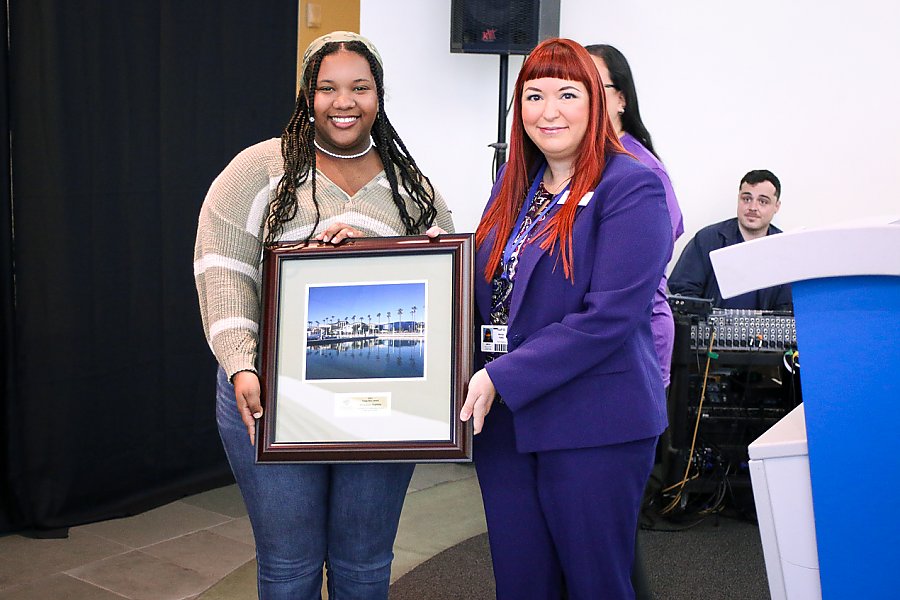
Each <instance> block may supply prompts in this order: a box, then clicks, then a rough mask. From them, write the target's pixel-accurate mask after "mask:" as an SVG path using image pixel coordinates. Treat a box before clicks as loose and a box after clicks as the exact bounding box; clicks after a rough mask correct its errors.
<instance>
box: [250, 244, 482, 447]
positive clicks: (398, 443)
mask: <svg viewBox="0 0 900 600" xmlns="http://www.w3.org/2000/svg"><path fill="white" fill-rule="evenodd" d="M473 245H474V244H473V236H472V234H445V235H441V236H439V237H437V238H434V239H432V238H428V237H425V236H417V237H392V238H364V239H352V240H347V241H345V242H343V243H341V244H340V245H338V246H334V245H332V244H324V243H319V242H311V243H309V244H305V245H304V244H296V243H293V244H292V243H280V244H277V245H275V246H273V247H271V248H268V249H267V250H266V251H265V254H264V265H263V273H264V275H263V286H262V302H263V317H262V328H261V335H260V349H261V352H260V353H261V364H260V367H261V368H260V385H261V391H262V398H263V403H264V407H265V410H264V414H263V417H262V418H261V419H260V420H259V422H258V426H257V439H256V446H257V462H278V463H283V462H328V463H331V462H334V463H339V462H468V461H471V457H472V426H471V421H470V422H468V423H462V422H461V421H460V420H459V411H460V409H461V408H462V405H463V403H464V401H465V394H466V387H467V384H468V382H469V379H470V378H471V375H472V359H473V349H472V348H473V347H472V329H473V321H472V310H473V306H474V303H473V292H472V289H473V288H472V285H473V281H472V277H473Z"/></svg>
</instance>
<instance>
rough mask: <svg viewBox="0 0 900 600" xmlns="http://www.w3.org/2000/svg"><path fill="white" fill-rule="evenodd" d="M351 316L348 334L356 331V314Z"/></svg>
mask: <svg viewBox="0 0 900 600" xmlns="http://www.w3.org/2000/svg"><path fill="white" fill-rule="evenodd" d="M351 318H352V319H353V323H352V324H351V325H350V335H354V332H355V331H356V315H353V317H351Z"/></svg>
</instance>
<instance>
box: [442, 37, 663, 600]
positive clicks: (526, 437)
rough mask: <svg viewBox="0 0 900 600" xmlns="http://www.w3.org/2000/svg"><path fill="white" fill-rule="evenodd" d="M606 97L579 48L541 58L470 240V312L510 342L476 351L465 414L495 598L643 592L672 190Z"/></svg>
mask: <svg viewBox="0 0 900 600" xmlns="http://www.w3.org/2000/svg"><path fill="white" fill-rule="evenodd" d="M602 90H603V88H602V85H601V82H600V78H599V75H598V73H597V69H596V68H595V66H594V64H593V62H591V58H590V55H589V54H588V53H587V51H586V50H585V49H584V48H583V47H581V46H580V45H578V44H576V43H575V42H572V41H571V40H565V39H551V40H547V41H545V42H542V43H541V44H540V45H538V47H537V48H535V50H534V52H533V53H532V54H531V55H530V56H529V57H528V59H527V60H526V61H525V63H524V65H523V66H522V70H521V72H520V74H519V77H518V80H517V81H516V88H515V100H514V114H513V123H512V129H511V133H510V159H509V162H508V163H507V167H506V169H505V170H504V172H503V173H502V175H501V177H500V178H499V179H498V181H497V184H496V185H495V186H494V190H493V192H492V194H491V198H490V200H489V202H488V205H487V208H486V209H485V213H484V216H483V217H482V220H481V223H480V224H479V226H478V230H477V232H476V245H477V251H476V272H477V273H478V274H479V275H480V276H479V277H477V279H476V289H475V296H476V305H477V309H478V312H477V314H478V317H479V318H480V320H481V322H482V323H483V325H482V327H485V328H488V329H489V330H490V331H491V332H492V334H493V335H492V336H491V337H492V339H493V340H497V339H503V337H504V336H505V338H506V341H507V344H504V345H503V346H501V345H500V344H493V345H492V346H489V347H486V346H485V345H482V350H483V351H482V352H480V353H479V355H478V357H477V360H478V366H480V367H481V366H483V368H480V369H479V370H478V371H477V372H476V373H475V375H474V376H473V377H472V379H471V381H470V382H469V391H468V396H467V398H466V402H465V404H464V406H463V409H462V412H461V414H460V418H462V419H463V420H468V419H470V418H471V419H473V421H474V429H475V432H476V433H478V434H479V435H478V436H477V437H476V440H475V463H476V467H477V469H478V478H479V483H480V484H481V489H482V496H483V499H484V505H485V513H486V515H487V522H488V535H489V539H490V545H491V555H492V559H493V563H494V575H495V578H496V580H497V597H498V598H501V599H507V598H508V599H521V598H529V599H545V598H546V599H557V598H560V597H561V595H562V593H563V590H564V589H565V590H566V591H567V593H568V597H569V598H571V599H572V600H578V599H592V600H593V599H597V598H613V599H617V598H633V596H634V592H633V589H632V587H631V583H630V579H629V577H630V572H631V563H632V559H633V552H634V532H635V528H636V524H637V517H638V510H639V508H640V502H641V495H642V492H643V490H644V485H645V484H646V481H647V477H648V476H649V473H650V469H651V467H652V464H653V458H654V449H655V446H656V441H657V437H658V436H659V434H660V433H661V432H662V431H663V430H664V429H665V427H666V409H665V396H664V388H663V382H662V378H661V376H660V369H659V361H658V359H657V358H656V353H655V348H654V344H653V335H652V332H651V328H650V315H651V311H652V305H653V297H654V293H655V291H656V288H657V286H658V285H659V281H660V278H661V277H662V274H663V269H664V267H665V264H666V262H667V259H668V256H669V254H670V251H671V244H672V231H671V226H670V223H669V217H668V211H667V209H666V198H665V191H664V189H663V186H662V184H661V183H660V180H659V178H658V177H657V176H656V175H654V174H653V172H652V171H651V170H650V169H648V168H646V167H645V166H643V165H642V164H641V163H640V162H638V161H637V160H635V159H634V158H633V157H632V156H630V155H629V154H627V153H626V151H625V149H624V148H623V147H622V145H621V143H620V142H619V140H618V137H617V136H616V133H615V131H614V129H613V127H612V125H611V123H610V121H609V118H608V117H607V115H606V106H605V97H604V94H603V91H602ZM483 338H484V336H483V335H482V336H480V338H479V339H483ZM504 349H505V350H508V351H507V352H502V351H503V350H504ZM484 350H488V351H484ZM488 413H490V414H488Z"/></svg>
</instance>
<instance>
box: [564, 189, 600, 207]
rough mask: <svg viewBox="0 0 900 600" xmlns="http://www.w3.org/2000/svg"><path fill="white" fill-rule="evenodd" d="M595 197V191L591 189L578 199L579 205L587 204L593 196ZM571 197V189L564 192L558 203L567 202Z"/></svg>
mask: <svg viewBox="0 0 900 600" xmlns="http://www.w3.org/2000/svg"><path fill="white" fill-rule="evenodd" d="M593 197H594V191H593V190H591V191H590V192H588V193H587V194H585V195H584V196H582V197H581V200H579V201H578V206H587V205H588V202H590V201H591V198H593ZM568 199H569V190H566V191H565V192H563V194H562V196H560V197H559V200H557V201H556V203H557V204H565V203H566V200H568Z"/></svg>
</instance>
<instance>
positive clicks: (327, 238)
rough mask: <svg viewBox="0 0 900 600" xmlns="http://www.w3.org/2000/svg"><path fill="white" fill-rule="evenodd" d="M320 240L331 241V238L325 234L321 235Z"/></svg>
mask: <svg viewBox="0 0 900 600" xmlns="http://www.w3.org/2000/svg"><path fill="white" fill-rule="evenodd" d="M322 241H323V242H328V241H331V238H330V237H328V236H327V235H326V236H323V237H322Z"/></svg>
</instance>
